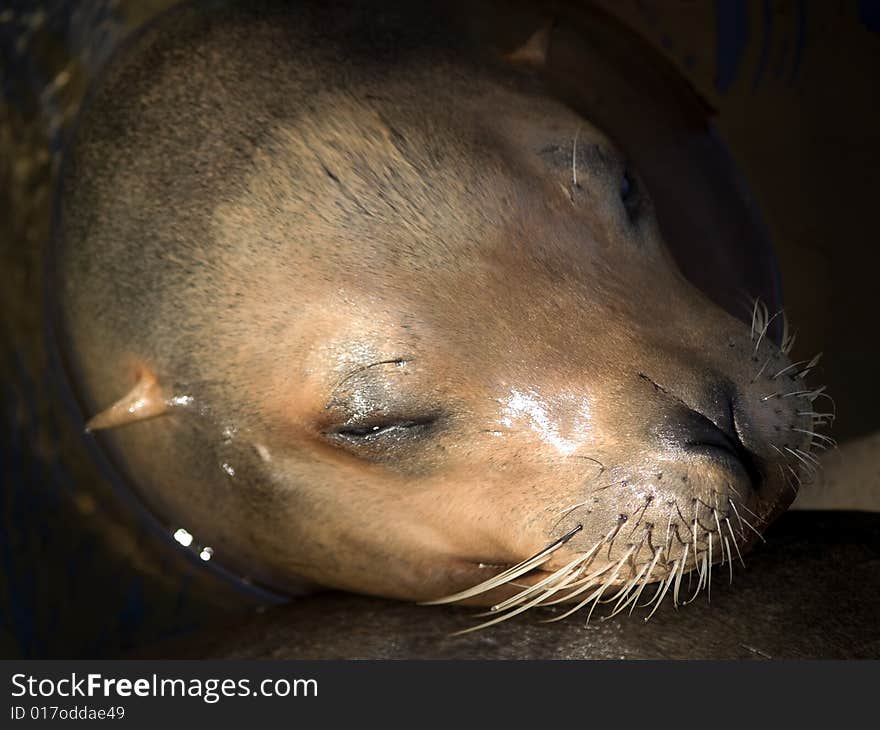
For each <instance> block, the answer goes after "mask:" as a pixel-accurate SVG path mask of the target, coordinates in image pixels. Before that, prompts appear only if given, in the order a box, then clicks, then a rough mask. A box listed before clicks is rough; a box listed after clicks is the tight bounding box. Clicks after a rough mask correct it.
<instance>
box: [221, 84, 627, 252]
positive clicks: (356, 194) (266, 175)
mask: <svg viewBox="0 0 880 730" xmlns="http://www.w3.org/2000/svg"><path fill="white" fill-rule="evenodd" d="M430 81H431V79H421V80H418V81H412V82H402V81H399V82H397V83H390V82H389V83H388V84H387V85H386V86H385V87H383V88H382V89H381V90H379V89H376V90H373V89H371V88H369V87H366V88H360V87H357V88H347V89H342V90H332V91H324V92H320V93H317V94H316V95H315V96H314V97H313V98H312V99H311V100H310V103H309V105H308V107H307V108H304V109H303V110H301V112H300V113H299V114H298V116H297V117H296V118H295V119H294V120H292V121H290V122H287V123H285V124H284V125H280V126H278V127H276V128H275V129H274V131H273V132H272V134H270V135H268V136H267V138H266V140H265V142H264V144H263V145H261V147H260V148H259V149H258V150H257V151H256V153H255V155H254V158H253V160H252V164H251V167H250V169H249V171H248V173H247V174H246V175H244V176H243V179H242V180H241V182H240V184H239V185H238V193H237V194H236V195H235V196H231V197H229V198H228V199H226V200H224V201H221V202H220V203H219V204H218V205H217V206H216V208H215V211H214V215H213V223H214V227H215V231H216V233H217V236H218V237H219V238H220V239H221V241H222V240H224V239H225V240H226V241H227V242H228V246H227V248H234V247H235V245H236V241H240V240H241V238H242V236H245V237H247V236H251V237H254V235H256V236H257V237H258V238H259V239H260V240H261V241H262V242H264V243H269V244H275V245H276V246H281V245H282V244H283V247H284V248H285V250H286V251H288V252H290V251H292V250H293V249H294V248H296V249H300V251H298V252H297V253H300V252H302V251H303V250H305V254H306V255H307V256H310V257H315V256H321V257H324V258H326V259H328V260H331V261H332V260H333V259H337V258H338V257H343V258H347V257H349V256H350V255H352V254H354V255H356V256H357V257H358V258H359V259H360V260H361V261H363V262H364V263H365V265H366V264H368V263H369V262H370V261H375V262H381V263H382V264H387V263H388V262H389V261H391V262H396V263H398V264H400V263H403V262H404V261H410V262H412V263H414V264H415V266H416V267H421V266H424V265H427V264H430V263H431V262H432V261H434V260H435V259H436V258H437V257H445V258H446V259H447V261H446V263H448V258H449V256H450V255H468V254H470V253H473V252H474V250H475V248H479V247H481V246H484V245H486V243H487V242H489V241H492V240H494V239H497V238H498V237H499V234H500V228H502V227H504V226H505V225H507V224H516V221H515V220H514V219H515V218H516V216H518V215H519V216H520V217H522V216H523V214H528V215H529V216H531V217H535V218H548V217H549V218H558V217H559V215H557V214H556V209H558V208H559V206H560V205H562V204H567V208H568V210H566V211H564V215H565V216H571V215H572V213H574V212H575V211H573V210H572V205H571V200H570V199H569V198H570V196H569V194H568V192H567V191H566V186H567V185H570V184H571V178H572V175H573V174H574V176H575V179H576V180H577V176H579V180H577V181H578V182H579V183H583V182H584V181H585V180H586V179H587V178H590V177H591V176H592V177H594V178H600V179H604V178H605V177H607V176H608V171H609V170H610V169H614V168H615V167H617V166H619V155H617V153H616V151H615V149H614V147H613V146H612V145H611V143H610V142H609V141H608V139H607V138H606V137H605V135H604V134H602V133H601V132H600V131H599V130H597V129H596V128H595V127H593V126H592V125H591V124H589V123H588V122H587V121H586V120H584V119H582V118H581V117H579V116H577V115H576V114H574V113H573V112H571V111H570V110H568V109H567V108H566V107H564V106H562V105H561V104H559V103H558V102H556V101H554V100H552V99H551V98H549V97H546V96H544V95H541V94H538V93H537V92H535V91H534V90H531V91H529V92H525V91H520V90H515V89H511V88H508V87H504V86H499V85H498V84H488V83H484V82H483V81H482V80H481V79H479V78H476V79H475V80H474V81H473V82H472V83H471V84H470V85H469V86H468V87H467V88H466V89H464V88H463V87H455V86H454V85H452V86H453V88H447V87H446V86H440V85H439V84H436V85H435V87H434V88H431V86H430ZM447 86H448V85H447ZM575 168H576V169H575ZM519 223H520V225H521V224H522V221H519Z"/></svg>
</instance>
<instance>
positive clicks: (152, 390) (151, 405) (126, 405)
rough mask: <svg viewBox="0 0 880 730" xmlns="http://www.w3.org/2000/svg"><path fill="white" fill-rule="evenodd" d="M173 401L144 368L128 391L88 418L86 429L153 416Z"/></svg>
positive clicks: (91, 429) (97, 428) (109, 426)
mask: <svg viewBox="0 0 880 730" xmlns="http://www.w3.org/2000/svg"><path fill="white" fill-rule="evenodd" d="M174 402H175V401H174V400H169V399H168V398H167V397H166V395H165V393H164V392H163V391H162V388H161V386H160V385H159V381H158V380H157V379H156V376H155V375H154V374H153V373H152V372H151V371H150V370H147V369H144V370H142V371H141V373H140V376H139V377H138V381H137V383H135V385H134V387H133V388H132V389H131V390H130V391H128V393H126V394H125V395H124V396H123V397H122V398H120V399H119V400H118V401H116V402H115V403H114V404H113V405H112V406H110V407H109V408H106V409H105V410H103V411H101V412H100V413H98V414H97V415H96V416H92V418H90V419H89V420H88V422H87V423H86V431H87V432H89V431H99V430H101V429H104V428H116V427H117V426H124V425H125V424H127V423H136V422H137V421H145V420H147V419H148V418H155V417H156V416H161V415H162V414H163V413H165V412H166V411H168V409H169V408H170V407H172V405H173V404H174Z"/></svg>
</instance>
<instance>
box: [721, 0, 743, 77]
mask: <svg viewBox="0 0 880 730" xmlns="http://www.w3.org/2000/svg"><path fill="white" fill-rule="evenodd" d="M748 43H749V8H748V4H747V3H746V2H745V0H715V88H716V89H717V90H718V92H719V93H721V94H725V93H727V91H728V90H729V89H730V87H731V86H733V83H734V82H735V81H736V78H737V76H738V75H739V67H740V64H741V63H742V59H743V56H744V55H745V50H746V46H748Z"/></svg>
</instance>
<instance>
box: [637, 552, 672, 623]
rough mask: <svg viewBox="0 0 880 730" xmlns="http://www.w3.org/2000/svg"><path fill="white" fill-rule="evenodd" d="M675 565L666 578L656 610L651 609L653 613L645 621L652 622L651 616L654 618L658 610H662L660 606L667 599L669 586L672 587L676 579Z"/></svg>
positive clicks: (655, 605) (655, 606)
mask: <svg viewBox="0 0 880 730" xmlns="http://www.w3.org/2000/svg"><path fill="white" fill-rule="evenodd" d="M675 569H676V565H675V563H673V564H672V570H671V571H670V572H669V575H668V576H667V577H666V580H665V581H663V583H662V584H661V585H663V586H664V588H663V592H662V593H661V594H660V597H659V598H658V599H657V602H656V603H655V604H654V608H653V609H651V613H649V614H648V615H647V616H645V621H648V620H650V618H651V616H653V615H654V614H655V613H656V611H657V609H658V608H660V604H661V603H663V599H664V598H665V597H666V593H667V591H669V586H671V585H672V581H673V578H674V577H675Z"/></svg>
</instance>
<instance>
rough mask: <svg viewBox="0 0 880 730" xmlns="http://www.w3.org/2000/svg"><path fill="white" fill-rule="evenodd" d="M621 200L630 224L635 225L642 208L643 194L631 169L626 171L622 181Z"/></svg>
mask: <svg viewBox="0 0 880 730" xmlns="http://www.w3.org/2000/svg"><path fill="white" fill-rule="evenodd" d="M620 200H621V202H622V203H623V209H624V210H625V211H626V216H627V218H629V221H630V223H635V222H636V221H637V220H638V217H639V213H640V210H641V207H642V192H641V189H640V188H639V184H638V182H637V180H636V177H635V175H634V174H633V173H632V172H631V171H630V169H629V168H626V169H624V171H623V179H622V180H621V181H620Z"/></svg>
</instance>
